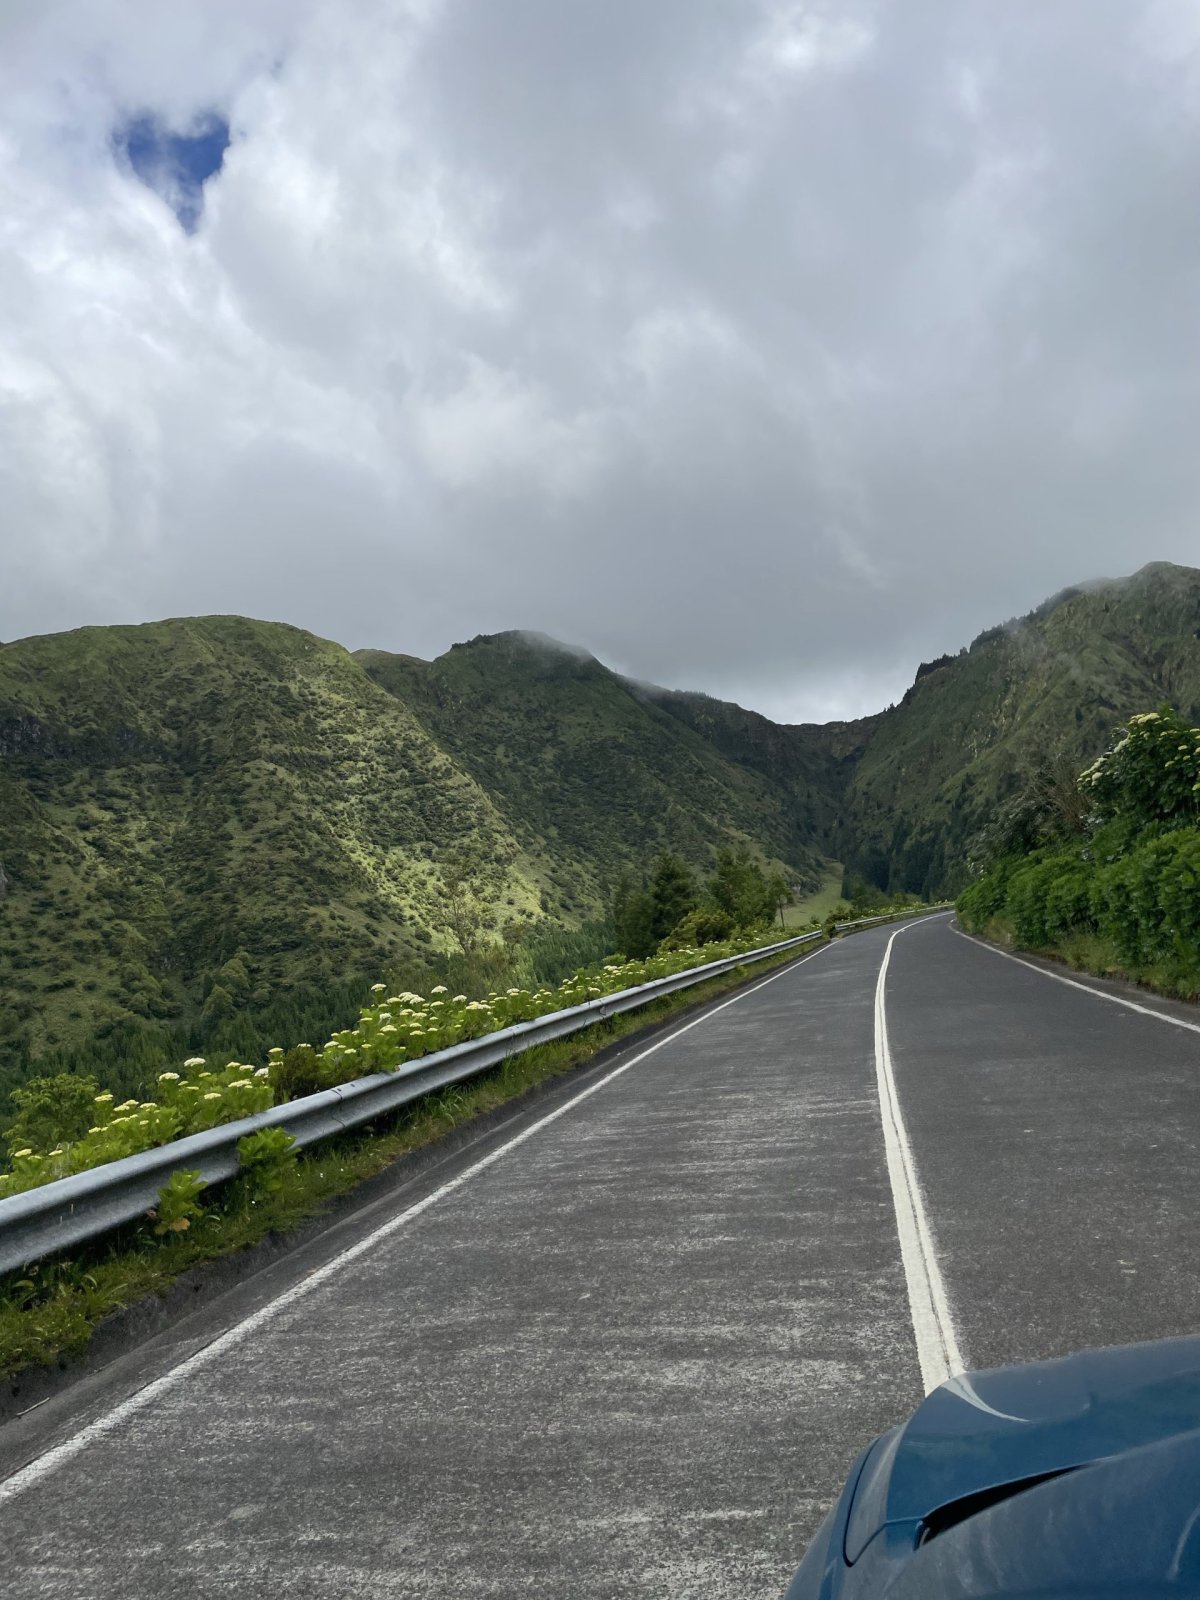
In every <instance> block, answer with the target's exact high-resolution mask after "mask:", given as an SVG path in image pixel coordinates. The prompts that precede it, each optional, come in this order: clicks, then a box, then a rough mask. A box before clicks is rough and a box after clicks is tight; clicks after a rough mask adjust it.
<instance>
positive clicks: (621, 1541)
mask: <svg viewBox="0 0 1200 1600" xmlns="http://www.w3.org/2000/svg"><path fill="white" fill-rule="evenodd" d="M885 958H886V973H885V975H884V978H883V981H882V983H881V981H880V971H881V967H882V966H884V964H885ZM1198 1141H1200V1021H1198V1020H1197V1018H1196V1015H1195V1013H1193V1012H1191V1011H1189V1009H1188V1008H1186V1007H1183V1006H1174V1005H1172V1004H1171V1003H1169V1002H1166V1001H1158V1000H1153V999H1150V1000H1148V999H1146V998H1145V997H1144V996H1141V995H1137V994H1135V993H1134V992H1133V991H1131V990H1128V989H1126V988H1124V987H1121V986H1116V985H1103V984H1100V983H1098V982H1095V981H1093V980H1090V979H1089V980H1085V981H1084V983H1083V984H1082V985H1080V984H1079V983H1073V982H1069V981H1064V978H1063V977H1062V975H1060V974H1058V973H1057V969H1043V968H1039V967H1038V966H1037V965H1036V964H1031V963H1026V962H1023V961H1018V960H1015V959H1012V958H1010V957H1006V956H1004V955H1002V954H1000V953H998V952H996V951H993V950H991V949H988V948H986V947H984V946H981V945H979V944H976V943H974V942H973V941H970V940H968V939H967V938H966V937H964V936H963V935H961V934H959V933H958V932H956V931H955V930H954V929H953V927H952V926H951V923H950V920H949V919H948V918H947V917H937V918H933V919H930V920H927V921H922V922H916V923H911V924H906V925H903V926H902V927H901V928H900V929H896V928H892V927H886V928H883V929H879V930H874V931H871V932H867V933H863V934H859V935H857V936H855V937H853V938H850V939H847V940H844V941H842V942H839V943H837V944H835V945H832V946H828V947H826V948H824V949H822V950H820V951H819V952H818V953H817V954H815V955H814V956H811V957H810V958H808V959H806V960H804V961H801V962H799V963H797V964H796V965H794V966H792V967H789V968H788V969H786V970H785V971H783V972H781V973H778V974H776V975H774V976H773V977H770V978H768V979H767V980H765V981H764V982H762V983H760V984H758V985H756V986H754V987H753V988H751V989H749V990H746V991H744V992H743V993H742V994H740V995H738V996H736V997H735V998H733V999H732V1000H727V1001H725V1002H723V1003H721V1004H718V1005H716V1006H714V1007H712V1008H711V1009H709V1010H707V1011H706V1012H704V1013H703V1014H701V1015H700V1016H699V1017H698V1018H697V1019H696V1020H694V1021H692V1022H690V1023H688V1024H687V1025H686V1026H685V1027H683V1028H681V1029H679V1030H676V1031H675V1032H674V1033H671V1034H668V1035H666V1036H663V1037H660V1038H658V1039H657V1040H656V1041H655V1042H653V1043H652V1044H651V1045H649V1047H646V1046H643V1047H642V1048H640V1049H638V1048H636V1047H635V1048H633V1049H631V1051H630V1052H629V1053H628V1054H627V1055H626V1056H624V1057H619V1058H618V1059H617V1061H616V1062H615V1064H614V1063H613V1062H612V1061H610V1062H609V1063H607V1064H606V1065H605V1066H603V1067H599V1068H596V1069H594V1070H593V1071H592V1072H591V1073H590V1074H587V1075H584V1076H582V1077H576V1078H573V1079H572V1080H571V1081H570V1082H569V1083H566V1084H563V1085H561V1086H560V1087H559V1088H558V1089H557V1090H556V1091H555V1092H554V1093H553V1094H552V1095H551V1096H549V1097H548V1098H545V1099H543V1100H541V1101H540V1102H539V1103H538V1104H537V1105H536V1106H534V1107H532V1108H530V1109H527V1110H525V1111H522V1112H520V1113H517V1114H516V1115H515V1116H514V1117H513V1118H512V1119H511V1120H510V1121H509V1122H508V1123H506V1124H505V1125H504V1127H503V1128H501V1129H498V1130H496V1131H494V1132H492V1133H490V1134H488V1135H486V1136H485V1137H483V1138H482V1139H480V1140H479V1141H478V1142H477V1143H476V1144H475V1145H473V1146H471V1147H470V1148H468V1149H466V1150H464V1151H462V1152H459V1153H458V1154H457V1155H455V1156H453V1157H451V1158H449V1159H448V1160H447V1161H446V1162H445V1163H444V1164H442V1166H441V1167H439V1168H437V1169H435V1170H433V1171H429V1172H426V1173H425V1174H424V1175H423V1176H421V1177H419V1178H418V1179H416V1180H415V1181H412V1182H409V1183H408V1184H406V1185H405V1186H403V1187H400V1186H398V1187H397V1189H396V1191H395V1193H394V1194H393V1195H391V1196H390V1197H389V1198H388V1199H387V1200H386V1201H385V1202H383V1203H382V1204H381V1205H378V1204H377V1205H376V1206H375V1207H373V1208H372V1209H371V1211H370V1212H369V1213H367V1214H364V1215H362V1216H359V1217H357V1218H355V1219H353V1220H352V1221H351V1222H350V1223H349V1224H343V1225H342V1226H341V1227H339V1228H338V1229H334V1230H331V1231H330V1233H328V1234H326V1235H323V1236H322V1237H321V1238H320V1239H319V1240H318V1241H316V1242H315V1243H314V1244H312V1245H310V1246H308V1247H306V1248H305V1249H304V1250H301V1251H299V1252H297V1253H296V1254H295V1255H293V1256H291V1257H288V1258H287V1259H286V1260H285V1261H283V1262H281V1263H279V1264H278V1265H277V1266H276V1267H275V1268H272V1269H271V1270H270V1271H268V1272H265V1273H262V1274H260V1275H259V1276H258V1277H257V1278H255V1279H253V1280H252V1281H251V1282H249V1283H247V1284H245V1285H243V1286H242V1287H241V1288H240V1289H239V1290H238V1291H237V1292H236V1293H234V1294H231V1295H230V1296H227V1297H226V1299H225V1301H224V1302H221V1303H218V1304H217V1305H215V1306H214V1307H212V1308H210V1309H209V1310H208V1311H206V1312H205V1313H203V1314H200V1315H197V1316H196V1317H195V1318H193V1319H191V1320H190V1321H189V1322H185V1323H183V1324H180V1325H178V1326H177V1327H176V1328H174V1329H173V1330H172V1331H171V1333H170V1334H169V1335H165V1336H163V1337H162V1338H160V1339H159V1340H157V1341H155V1342H152V1343H151V1344H149V1345H148V1346H146V1347H144V1348H143V1349H141V1350H139V1351H138V1352H136V1354H134V1355H132V1356H128V1357H125V1358H123V1359H122V1360H120V1361H117V1362H116V1363H114V1365H113V1366H112V1367H111V1368H109V1369H108V1370H107V1371H106V1372H105V1373H103V1374H101V1375H100V1376H99V1377H98V1378H92V1379H90V1380H88V1381H87V1382H85V1383H82V1384H79V1385H77V1386H76V1387H75V1388H73V1389H71V1390H69V1391H67V1392H66V1393H65V1394H64V1395H62V1396H60V1397H58V1398H57V1399H55V1400H53V1401H51V1402H49V1403H48V1404H46V1405H45V1406H43V1407H41V1408H40V1409H39V1411H37V1412H36V1413H34V1414H33V1415H32V1417H30V1418H26V1419H22V1420H21V1421H20V1422H19V1423H16V1424H10V1425H9V1426H8V1427H7V1428H5V1429H3V1430H0V1474H6V1475H7V1476H6V1477H5V1481H4V1482H3V1483H0V1564H2V1569H3V1571H4V1574H5V1578H6V1582H7V1585H8V1587H9V1589H10V1591H11V1592H12V1593H14V1594H20V1595H21V1596H22V1597H23V1600H33V1597H35V1596H54V1597H56V1600H59V1597H78V1600H107V1597H117V1596H120V1597H133V1596H137V1597H146V1600H161V1597H164V1596H169V1595H171V1594H172V1593H173V1592H175V1591H178V1592H179V1593H181V1594H183V1593H186V1594H187V1595H188V1596H189V1597H194V1600H208V1597H218V1596H220V1597H226V1596H235V1595H236V1596H239V1597H244V1596H260V1595H261V1596H271V1597H273V1600H274V1597H277V1596H279V1595H283V1594H286V1595H288V1596H289V1597H292V1600H301V1597H308V1596H312V1597H317V1596H320V1597H322V1600H328V1597H339V1600H340V1597H343V1596H344V1597H350V1596H355V1597H357V1596H363V1597H367V1596H370V1597H380V1596H394V1597H404V1600H408V1597H413V1600H416V1597H421V1600H426V1597H429V1600H433V1597H437V1600H441V1597H447V1600H449V1597H450V1596H454V1597H456V1600H457V1597H462V1596H472V1597H474V1596H481V1597H482V1596H505V1597H509V1596H513V1597H515V1596H518V1595H520V1596H527V1595H531V1594H539V1595H540V1594H544V1595H547V1596H556V1597H557V1596H560V1595H561V1596H567V1595H570V1596H572V1597H573V1600H615V1597H618V1596H642V1597H655V1600H675V1597H685V1596H686V1597H693V1596H694V1597H696V1600H701V1597H704V1600H718V1597H723V1596H729V1597H733V1596H737V1597H739V1600H744V1597H758V1596H761V1597H763V1600H767V1597H773V1596H777V1595H778V1594H780V1593H781V1591H782V1589H783V1587H784V1585H785V1583H786V1581H787V1578H788V1576H789V1575H790V1573H791V1571H792V1570H793V1568H794V1567H795V1565H796V1564H797V1562H798V1560H799V1557H800V1555H801V1553H802V1551H803V1549H804V1546H805V1544H806V1542H807V1539H808V1537H809V1536H810V1534H811V1533H812V1532H813V1530H814V1529H815V1527H816V1525H817V1522H818V1521H819V1520H820V1517H821V1516H822V1515H823V1513H824V1510H825V1507H826V1506H827V1505H828V1503H829V1502H830V1500H831V1499H832V1498H833V1496H834V1495H835V1493H836V1492H837V1490H838V1488H839V1487H840V1484H841V1481H842V1478H843V1476H844V1474H845V1471H846V1469H847V1467H848V1465H849V1463H850V1461H851V1460H852V1458H853V1457H854V1455H855V1454H856V1453H857V1451H858V1450H859V1448H860V1447H861V1445H862V1444H863V1443H864V1442H865V1441H866V1440H867V1439H868V1438H869V1437H870V1436H871V1435H873V1434H875V1433H877V1432H879V1431H880V1430H881V1429H883V1428H885V1427H888V1426H890V1425H891V1424H892V1423H893V1422H895V1421H897V1420H899V1419H900V1418H901V1417H903V1416H904V1415H905V1414H907V1413H908V1412H909V1411H910V1410H911V1409H912V1407H913V1406H914V1405H915V1404H916V1403H917V1401H918V1399H919V1398H920V1395H921V1392H922V1388H923V1386H924V1385H926V1384H930V1383H933V1382H936V1381H938V1380H939V1379H940V1377H941V1376H943V1375H944V1373H945V1371H946V1370H947V1369H949V1368H952V1367H954V1366H956V1365H957V1364H959V1363H960V1362H962V1363H965V1364H967V1365H972V1366H983V1365H991V1364H996V1363H999V1362H1004V1361H1012V1360H1022V1359H1033V1358H1036V1357H1041V1356H1049V1355H1056V1354H1061V1353H1063V1352H1065V1351H1068V1350H1071V1349H1075V1348H1078V1347H1080V1346H1082V1345H1086V1344H1102V1343H1120V1342H1125V1341H1127V1340H1134V1339H1149V1338H1156V1337H1159V1336H1163V1335H1168V1334H1178V1333H1185V1332H1192V1331H1195V1330H1196V1328H1197V1327H1198V1326H1200V1268H1198V1266H1197V1263H1196V1258H1195V1253H1194V1249H1193V1248H1192V1246H1193V1245H1194V1239H1195V1227H1196V1213H1197V1202H1198V1198H1200V1197H1198V1195H1197V1176H1196V1174H1197V1172H1198V1170H1200V1163H1198V1162H1197V1143H1198Z"/></svg>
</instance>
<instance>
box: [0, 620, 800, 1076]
mask: <svg viewBox="0 0 1200 1600" xmlns="http://www.w3.org/2000/svg"><path fill="white" fill-rule="evenodd" d="M368 668H369V669H370V670H368ZM0 819H2V820H0V863H2V867H0V870H2V871H3V874H4V878H3V882H2V883H0V929H2V930H3V939H2V942H0V1076H7V1077H8V1079H9V1081H12V1080H13V1078H14V1075H15V1076H16V1077H18V1078H19V1077H20V1076H24V1075H25V1073H26V1072H27V1071H28V1070H31V1068H32V1065H33V1064H35V1063H37V1062H38V1061H42V1060H47V1061H50V1060H51V1058H52V1057H54V1056H55V1055H56V1054H58V1053H61V1052H62V1051H63V1050H66V1049H69V1048H71V1047H74V1046H86V1045H87V1044H88V1041H91V1040H98V1041H100V1045H101V1046H102V1047H103V1050H104V1051H106V1052H108V1054H109V1055H110V1056H111V1055H113V1054H114V1053H115V1054H116V1055H118V1056H121V1055H126V1056H138V1055H139V1054H140V1055H141V1056H144V1057H145V1061H144V1062H143V1065H144V1066H151V1065H155V1064H157V1065H161V1064H162V1061H161V1059H160V1058H161V1056H162V1055H163V1054H164V1053H165V1054H167V1055H169V1054H170V1053H171V1052H172V1051H177V1050H178V1049H179V1048H180V1047H181V1041H182V1039H183V1038H184V1037H185V1036H186V1037H188V1038H192V1039H194V1040H195V1041H196V1042H198V1043H202V1044H203V1045H204V1046H205V1047H206V1048H207V1047H208V1045H209V1044H210V1043H211V1042H212V1041H213V1040H214V1039H215V1040H216V1041H217V1042H218V1043H219V1044H221V1045H223V1046H224V1047H226V1048H227V1049H229V1050H231V1051H235V1052H236V1051H242V1052H244V1053H252V1052H253V1051H254V1050H255V1049H257V1048H258V1045H259V1044H260V1043H261V1042H262V1029H263V1028H266V1027H270V1026H273V1025H275V1023H276V1022H277V1025H278V1027H279V1030H280V1034H281V1036H286V1035H287V1034H288V1033H289V1032H294V1031H296V1030H302V1031H304V1032H307V1031H308V1030H309V1027H310V1025H311V1027H312V1028H313V1029H314V1030H315V1029H317V1028H321V1029H328V1028H329V1027H331V1026H334V1025H337V1024H340V1023H341V1022H342V1021H344V1020H346V1014H347V1012H348V1009H349V1008H350V1007H351V1006H352V1005H353V1002H354V999H356V998H361V995H362V993H363V992H364V991H365V988H366V986H367V985H368V984H369V983H370V982H373V981H375V980H376V979H377V978H379V977H380V975H381V974H382V973H384V972H396V971H400V972H404V971H409V970H412V968H413V965H414V963H415V962H419V961H420V960H421V959H423V958H426V957H428V955H429V953H430V952H431V951H435V950H436V949H438V948H439V947H448V946H449V945H450V944H451V942H452V941H451V938H450V935H449V932H448V929H447V926H446V917H445V894H444V889H443V885H442V883H441V879H440V874H439V868H440V865H441V864H442V863H444V862H445V861H446V860H447V859H449V858H454V857H458V856H463V857H467V858H469V859H470V860H471V861H472V862H473V863H474V864H475V873H476V876H475V882H474V889H475V891H476V892H477V894H478V896H479V898H480V899H482V900H483V901H484V902H485V903H486V905H487V907H488V909H489V914H490V917H491V923H492V928H493V930H495V929H499V928H500V927H502V926H503V925H504V924H505V923H517V924H521V923H524V924H525V925H526V926H530V927H536V926H548V925H551V924H558V925H561V926H565V927H578V926H579V925H580V924H583V923H585V922H587V921H588V920H589V919H594V918H595V917H596V916H597V915H598V914H599V913H600V911H601V909H602V906H603V903H604V900H605V898H606V896H607V893H608V890H609V887H610V885H611V882H612V880H613V878H614V877H615V876H616V874H617V872H618V871H619V870H620V868H621V867H623V866H626V865H631V864H640V863H641V862H643V861H645V860H646V859H647V858H648V857H649V856H650V855H652V854H653V853H654V852H655V851H657V850H659V849H661V848H665V847H670V848H672V849H674V850H677V851H679V852H681V853H683V854H684V855H685V856H687V857H688V858H689V859H691V860H692V861H693V862H694V863H695V864H696V865H697V866H701V865H706V864H708V862H709V861H710V859H711V856H712V853H713V850H714V849H715V847H716V846H717V845H719V844H722V843H728V842H736V841H738V840H746V841H748V842H750V843H751V844H753V845H754V846H755V847H756V848H758V849H762V850H765V851H766V852H768V853H774V854H775V855H777V856H778V857H779V859H780V860H782V861H784V862H786V863H787V864H788V866H789V867H790V868H791V869H792V872H793V875H794V876H795V877H797V878H798V879H800V880H802V881H807V879H806V874H807V876H808V877H811V878H812V879H814V881H815V878H816V876H817V873H816V867H817V865H818V863H817V861H816V858H814V857H812V856H811V855H810V854H809V853H808V852H806V850H805V848H804V846H803V844H802V843H801V839H800V835H799V831H798V829H797V827H796V826H795V824H794V821H793V820H792V818H791V815H790V812H789V806H788V804H787V802H786V799H785V798H784V797H783V796H781V795H780V794H779V793H778V792H777V791H776V790H775V789H773V788H772V786H771V785H770V784H769V783H768V782H766V781H765V780H764V779H763V778H762V777H761V776H759V775H757V774H754V773H749V772H745V771H743V770H742V769H741V768H739V767H737V766H736V765H732V764H730V763H729V762H727V761H725V760H724V759H723V758H722V757H721V755H720V754H719V753H718V752H716V751H714V750H713V749H712V748H711V747H710V746H709V745H707V744H706V743H705V742H704V741H703V740H702V739H700V738H699V737H697V736H696V735H694V734H691V733H689V732H688V731H687V730H686V729H683V728H680V727H679V726H678V725H677V724H676V723H674V722H672V721H671V720H670V719H669V718H667V717H665V716H664V715H663V714H662V713H661V712H659V711H656V710H655V709H654V708H652V707H647V706H645V705H643V704H642V703H640V702H639V701H637V700H636V699H634V698H633V697H632V696H631V695H630V693H629V692H628V689H627V688H626V687H625V686H624V685H623V684H622V683H621V682H620V680H619V679H617V678H616V677H614V675H613V674H612V673H610V672H608V671H607V670H606V669H604V668H603V667H601V666H600V665H599V664H598V663H597V662H595V661H592V660H591V659H590V658H581V657H578V656H576V655H573V654H569V653H566V652H563V651H561V650H551V649H546V648H543V647H540V646H534V645H533V644H531V643H530V642H529V641H526V640H522V639H519V638H518V637H517V636H504V637H501V638H499V639H495V640H479V641H476V642H475V643H474V644H472V645H468V646H462V647H458V648H456V649H455V650H452V651H451V652H449V654H448V655H447V656H445V657H443V658H442V659H441V660H440V661H438V662H433V663H428V664H427V663H420V662H415V661H406V660H405V659H404V658H400V657H386V656H381V655H370V656H366V657H363V658H362V659H359V660H356V659H355V658H354V657H352V656H351V655H350V654H349V653H348V652H347V651H345V650H344V649H342V648H341V646H339V645H336V644H331V643H329V642H328V641H325V640H322V639H318V638H315V637H313V636H312V635H311V634H307V633H305V632H303V631H301V630H299V629H296V628H290V627H286V626H283V625H279V624H270V623H259V622H251V621H246V620H244V619H241V618H236V617H206V618H196V619H190V620H179V621H171V622H164V623H157V624H151V625H147V626H143V627H131V628H91V629H83V630H80V631H78V632H75V633H69V634H59V635H52V636H48V637H45V638H34V639H27V640H22V641H19V642H17V643H14V644H9V645H6V646H3V647H0ZM564 949H565V946H564ZM570 953H571V954H572V955H577V954H578V953H577V952H575V950H574V947H573V946H572V949H571V952H570ZM575 964H577V961H576V963H575ZM255 1019H257V1020H255ZM273 1019H274V1020H273ZM180 1029H182V1030H184V1032H183V1033H182V1034H181V1033H180V1032H179V1030H180ZM189 1030H190V1031H189ZM168 1032H170V1037H168ZM270 1042H274V1041H273V1040H272V1041H270ZM85 1053H86V1052H85ZM59 1064H62V1063H61V1062H60V1063H59ZM68 1064H71V1063H68Z"/></svg>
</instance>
